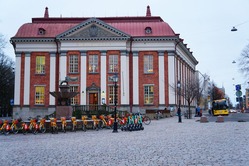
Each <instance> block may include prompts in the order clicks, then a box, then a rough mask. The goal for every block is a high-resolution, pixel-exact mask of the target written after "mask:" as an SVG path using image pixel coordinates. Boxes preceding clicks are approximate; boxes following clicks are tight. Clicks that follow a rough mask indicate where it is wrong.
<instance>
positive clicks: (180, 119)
mask: <svg viewBox="0 0 249 166" xmlns="http://www.w3.org/2000/svg"><path fill="white" fill-rule="evenodd" d="M177 90H178V99H179V103H178V104H179V105H178V110H177V114H178V123H182V117H181V82H180V81H177Z"/></svg>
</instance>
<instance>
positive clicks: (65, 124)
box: [61, 117, 67, 133]
mask: <svg viewBox="0 0 249 166" xmlns="http://www.w3.org/2000/svg"><path fill="white" fill-rule="evenodd" d="M66 128H67V121H66V117H61V130H62V132H64V133H65V132H66V131H67V130H66Z"/></svg>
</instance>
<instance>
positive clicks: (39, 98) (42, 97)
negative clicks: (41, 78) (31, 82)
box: [35, 85, 45, 105]
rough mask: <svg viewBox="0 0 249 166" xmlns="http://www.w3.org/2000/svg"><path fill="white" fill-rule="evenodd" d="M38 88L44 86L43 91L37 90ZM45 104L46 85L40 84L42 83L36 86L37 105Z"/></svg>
mask: <svg viewBox="0 0 249 166" xmlns="http://www.w3.org/2000/svg"><path fill="white" fill-rule="evenodd" d="M36 88H43V93H39V91H37V89H36ZM37 101H39V102H37ZM40 101H43V102H40ZM44 104H45V86H40V85H39V86H35V105H44Z"/></svg>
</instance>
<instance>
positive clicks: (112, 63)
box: [109, 55, 118, 73]
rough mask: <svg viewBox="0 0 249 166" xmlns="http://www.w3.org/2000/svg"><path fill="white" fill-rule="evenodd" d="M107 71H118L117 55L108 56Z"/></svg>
mask: <svg viewBox="0 0 249 166" xmlns="http://www.w3.org/2000/svg"><path fill="white" fill-rule="evenodd" d="M109 72H110V73H117V72H118V55H110V56H109Z"/></svg>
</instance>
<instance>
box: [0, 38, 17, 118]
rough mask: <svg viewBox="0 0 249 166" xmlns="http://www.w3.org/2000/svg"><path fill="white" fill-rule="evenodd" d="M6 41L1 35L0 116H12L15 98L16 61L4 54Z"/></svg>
mask: <svg viewBox="0 0 249 166" xmlns="http://www.w3.org/2000/svg"><path fill="white" fill-rule="evenodd" d="M4 43H5V40H4V39H3V36H2V35H0V111H1V112H0V113H1V114H0V115H1V116H6V115H7V114H8V115H10V114H11V111H12V106H11V104H10V100H11V99H13V98H14V61H13V60H12V59H11V58H10V57H8V56H7V55H5V54H4V51H3V48H4V46H5V44H4Z"/></svg>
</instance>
